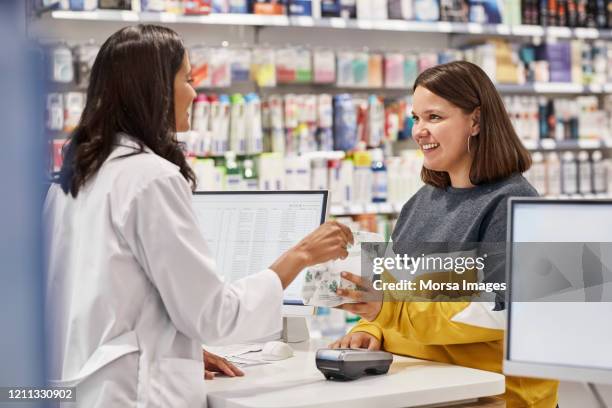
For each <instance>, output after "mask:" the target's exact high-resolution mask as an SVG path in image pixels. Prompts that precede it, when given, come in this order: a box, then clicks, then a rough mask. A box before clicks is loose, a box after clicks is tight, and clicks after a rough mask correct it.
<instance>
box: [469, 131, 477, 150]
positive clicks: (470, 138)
mask: <svg viewBox="0 0 612 408" xmlns="http://www.w3.org/2000/svg"><path fill="white" fill-rule="evenodd" d="M476 136H478V134H475V135H472V136H470V137H468V143H467V144H468V153H470V140H472V138H473V137H476Z"/></svg>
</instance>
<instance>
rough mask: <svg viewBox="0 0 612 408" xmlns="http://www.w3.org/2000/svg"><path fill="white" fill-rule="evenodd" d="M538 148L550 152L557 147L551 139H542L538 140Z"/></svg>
mask: <svg viewBox="0 0 612 408" xmlns="http://www.w3.org/2000/svg"><path fill="white" fill-rule="evenodd" d="M540 146H542V149H549V150H552V149H554V148H555V147H557V143H556V142H555V141H554V140H553V139H542V140H540Z"/></svg>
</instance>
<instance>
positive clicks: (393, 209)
mask: <svg viewBox="0 0 612 408" xmlns="http://www.w3.org/2000/svg"><path fill="white" fill-rule="evenodd" d="M402 205H403V204H402V203H370V204H350V205H338V204H332V205H331V206H330V208H329V213H330V215H333V216H343V215H359V214H380V215H394V214H399V212H400V211H401V210H402Z"/></svg>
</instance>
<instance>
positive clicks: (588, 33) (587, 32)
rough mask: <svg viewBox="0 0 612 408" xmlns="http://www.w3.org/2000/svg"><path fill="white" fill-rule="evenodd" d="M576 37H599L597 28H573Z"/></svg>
mask: <svg viewBox="0 0 612 408" xmlns="http://www.w3.org/2000/svg"><path fill="white" fill-rule="evenodd" d="M574 35H575V36H576V38H599V30H597V29H596V28H583V27H577V28H574Z"/></svg>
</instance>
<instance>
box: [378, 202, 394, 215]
mask: <svg viewBox="0 0 612 408" xmlns="http://www.w3.org/2000/svg"><path fill="white" fill-rule="evenodd" d="M378 212H379V213H380V214H390V213H392V212H393V207H392V206H391V204H390V203H380V204H378Z"/></svg>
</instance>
